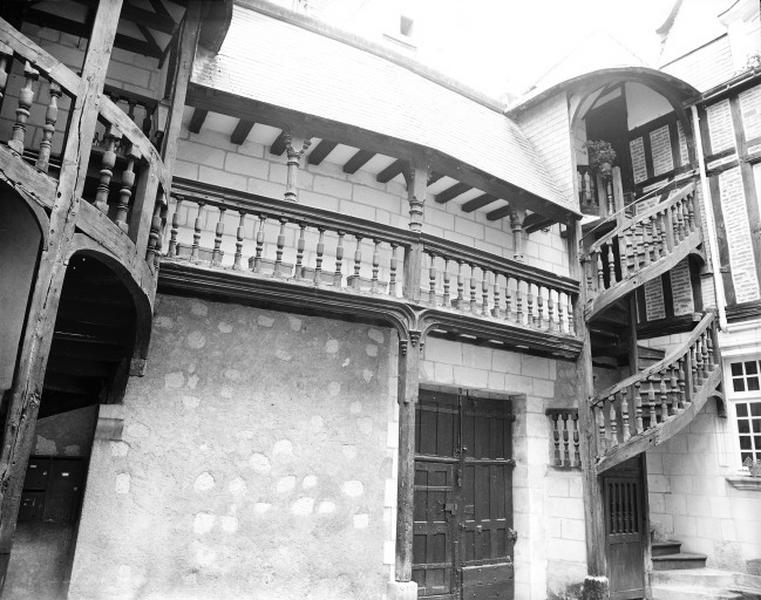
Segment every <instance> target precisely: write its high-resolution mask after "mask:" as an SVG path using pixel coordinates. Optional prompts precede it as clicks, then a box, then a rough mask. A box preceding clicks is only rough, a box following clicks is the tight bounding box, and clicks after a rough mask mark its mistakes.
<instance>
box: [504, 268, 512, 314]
mask: <svg viewBox="0 0 761 600" xmlns="http://www.w3.org/2000/svg"><path fill="white" fill-rule="evenodd" d="M512 305H513V294H512V292H511V291H510V277H508V276H507V275H505V319H506V320H508V321H509V320H510V315H511V314H512V308H513V306H512Z"/></svg>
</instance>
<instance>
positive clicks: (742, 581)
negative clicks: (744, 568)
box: [650, 563, 761, 594]
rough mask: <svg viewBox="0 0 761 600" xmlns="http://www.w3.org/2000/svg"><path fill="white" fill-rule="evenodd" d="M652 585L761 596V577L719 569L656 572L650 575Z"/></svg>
mask: <svg viewBox="0 0 761 600" xmlns="http://www.w3.org/2000/svg"><path fill="white" fill-rule="evenodd" d="M654 564H655V563H654ZM650 584H651V585H652V586H653V587H655V586H662V585H676V586H697V587H704V588H715V589H724V590H742V591H743V592H745V593H756V594H761V577H759V576H756V575H748V574H747V573H737V572H734V571H721V570H719V569H705V568H702V569H701V568H693V569H674V570H655V571H653V572H652V573H651V575H650Z"/></svg>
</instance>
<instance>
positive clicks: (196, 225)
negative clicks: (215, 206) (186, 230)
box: [190, 202, 203, 262]
mask: <svg viewBox="0 0 761 600" xmlns="http://www.w3.org/2000/svg"><path fill="white" fill-rule="evenodd" d="M197 207H198V210H197V211H196V218H195V220H194V221H193V245H192V246H191V247H190V260H191V261H193V262H198V249H199V247H200V245H201V215H202V214H203V202H198V203H197Z"/></svg>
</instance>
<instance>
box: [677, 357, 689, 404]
mask: <svg viewBox="0 0 761 600" xmlns="http://www.w3.org/2000/svg"><path fill="white" fill-rule="evenodd" d="M686 360H687V358H686V357H685V358H680V359H679V374H678V376H679V408H684V407H686V406H687V391H686V388H687V378H686V376H685V373H686V371H685V368H684V366H685V361H686Z"/></svg>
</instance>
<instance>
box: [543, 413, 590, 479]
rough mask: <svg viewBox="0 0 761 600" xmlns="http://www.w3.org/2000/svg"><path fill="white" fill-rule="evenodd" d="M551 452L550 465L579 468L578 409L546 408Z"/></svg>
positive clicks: (559, 467)
mask: <svg viewBox="0 0 761 600" xmlns="http://www.w3.org/2000/svg"><path fill="white" fill-rule="evenodd" d="M545 414H546V415H547V420H548V422H549V425H550V441H551V442H552V452H551V458H550V465H551V466H553V467H555V468H558V469H581V454H580V451H579V442H580V440H579V411H578V410H577V409H575V408H548V409H547V410H546V412H545Z"/></svg>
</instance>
